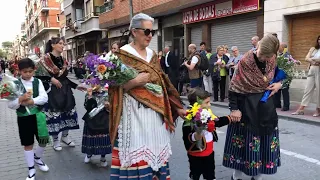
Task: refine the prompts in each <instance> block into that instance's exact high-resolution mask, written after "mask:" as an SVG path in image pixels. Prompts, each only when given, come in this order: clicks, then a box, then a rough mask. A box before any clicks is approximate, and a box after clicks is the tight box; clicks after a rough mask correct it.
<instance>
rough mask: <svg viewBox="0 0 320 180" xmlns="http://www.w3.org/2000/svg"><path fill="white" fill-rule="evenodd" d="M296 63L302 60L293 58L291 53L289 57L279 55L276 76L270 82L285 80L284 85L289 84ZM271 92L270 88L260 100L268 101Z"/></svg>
mask: <svg viewBox="0 0 320 180" xmlns="http://www.w3.org/2000/svg"><path fill="white" fill-rule="evenodd" d="M295 64H300V61H297V60H295V59H293V58H292V56H291V55H290V56H289V57H284V56H278V57H277V67H276V70H275V74H274V78H273V80H272V81H271V82H270V84H273V83H276V82H280V81H283V83H282V84H283V87H287V86H289V85H290V83H291V81H292V79H293V73H294V65H295ZM270 93H271V91H270V90H268V91H266V92H265V93H264V95H263V97H262V98H261V100H260V101H261V102H267V100H268V98H269V95H270Z"/></svg>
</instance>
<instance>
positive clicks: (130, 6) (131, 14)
mask: <svg viewBox="0 0 320 180" xmlns="http://www.w3.org/2000/svg"><path fill="white" fill-rule="evenodd" d="M129 12H130V21H131V19H132V17H133V5H132V0H129Z"/></svg>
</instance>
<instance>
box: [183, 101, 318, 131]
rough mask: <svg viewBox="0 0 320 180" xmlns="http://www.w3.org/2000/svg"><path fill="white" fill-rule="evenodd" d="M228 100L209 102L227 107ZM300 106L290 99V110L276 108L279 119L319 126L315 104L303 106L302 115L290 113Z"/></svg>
mask: <svg viewBox="0 0 320 180" xmlns="http://www.w3.org/2000/svg"><path fill="white" fill-rule="evenodd" d="M181 99H182V100H187V97H186V96H181ZM228 104H229V102H211V105H212V106H217V107H222V108H228ZM299 106H300V102H296V101H291V102H290V110H289V111H281V109H277V113H278V116H279V117H280V119H285V120H289V121H297V122H302V123H308V124H313V125H319V126H320V117H313V116H312V115H313V113H314V112H315V109H316V105H315V104H310V105H309V106H307V107H306V108H305V111H304V115H291V114H292V113H293V112H295V111H296V110H297V109H298V108H299Z"/></svg>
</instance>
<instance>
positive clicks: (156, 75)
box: [108, 50, 183, 144]
mask: <svg viewBox="0 0 320 180" xmlns="http://www.w3.org/2000/svg"><path fill="white" fill-rule="evenodd" d="M115 54H116V55H117V56H118V57H119V58H120V59H121V61H122V63H124V64H125V65H127V66H130V67H132V68H134V69H136V70H137V71H138V72H146V73H149V74H150V79H149V82H150V83H154V84H158V85H161V86H162V88H163V96H162V97H159V96H155V95H154V94H153V93H151V92H150V91H148V90H146V89H145V88H144V87H135V88H133V89H131V90H129V91H128V92H127V93H128V94H129V95H131V96H132V97H133V98H134V99H136V100H137V101H139V102H140V103H142V104H143V105H146V106H148V107H149V108H151V109H153V110H154V111H156V112H158V113H160V114H161V115H162V116H163V121H164V123H165V124H166V127H167V129H168V130H169V131H170V132H173V131H174V128H175V124H174V123H175V120H176V119H177V117H178V114H177V113H176V110H175V109H176V108H183V106H182V104H181V101H180V96H179V93H178V92H177V90H176V89H175V88H174V86H173V85H172V84H171V82H170V80H169V78H168V77H167V76H166V75H165V74H164V73H163V71H162V70H161V67H160V64H159V62H158V57H157V55H156V54H155V53H154V55H153V57H152V59H151V61H150V62H149V63H148V62H146V61H145V60H143V59H141V58H138V57H136V56H134V55H132V54H130V53H128V52H126V51H124V50H120V51H119V52H117V53H115ZM108 92H109V102H110V116H109V117H110V118H109V119H110V121H109V132H110V139H111V143H112V144H113V143H114V140H115V138H116V136H117V130H118V126H119V123H120V119H121V115H122V109H123V108H125V107H123V102H122V101H123V94H124V91H123V88H122V87H119V86H118V87H110V88H109V91H108ZM150 120H151V119H150Z"/></svg>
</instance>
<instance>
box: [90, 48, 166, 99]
mask: <svg viewBox="0 0 320 180" xmlns="http://www.w3.org/2000/svg"><path fill="white" fill-rule="evenodd" d="M85 62H86V63H85V64H86V67H87V68H88V70H89V71H90V72H91V73H90V74H87V77H86V81H85V82H86V83H88V84H100V85H104V84H109V85H116V86H119V85H123V84H125V83H127V82H128V81H130V80H132V79H134V78H135V77H137V75H138V72H137V71H136V70H135V69H133V68H131V67H128V66H126V65H125V64H123V63H122V62H121V59H119V57H118V56H116V55H114V54H111V55H110V56H109V57H108V56H105V57H99V56H98V55H94V54H89V55H88V56H87V57H86V59H85ZM145 87H146V89H148V90H149V91H151V92H152V93H154V94H155V95H157V96H162V95H163V90H162V87H161V86H159V85H156V84H152V83H147V84H146V85H145Z"/></svg>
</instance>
